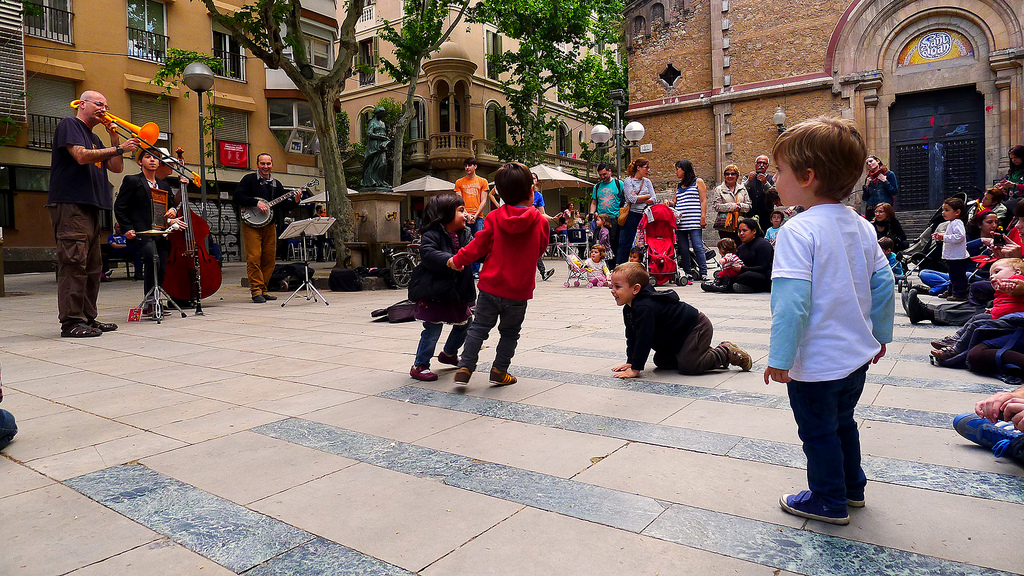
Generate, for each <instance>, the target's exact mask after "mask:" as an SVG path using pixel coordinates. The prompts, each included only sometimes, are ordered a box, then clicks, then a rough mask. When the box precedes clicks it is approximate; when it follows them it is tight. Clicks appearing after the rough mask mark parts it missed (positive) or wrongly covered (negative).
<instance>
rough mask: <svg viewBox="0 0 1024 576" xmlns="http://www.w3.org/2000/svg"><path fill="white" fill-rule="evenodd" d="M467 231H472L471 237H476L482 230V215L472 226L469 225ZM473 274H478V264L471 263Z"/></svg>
mask: <svg viewBox="0 0 1024 576" xmlns="http://www.w3.org/2000/svg"><path fill="white" fill-rule="evenodd" d="M469 229H470V230H472V231H473V236H476V235H477V234H479V233H480V232H481V231H483V229H484V215H483V214H481V215H480V217H479V218H477V219H476V221H474V222H473V223H472V224H470V225H469ZM473 274H480V263H479V262H473Z"/></svg>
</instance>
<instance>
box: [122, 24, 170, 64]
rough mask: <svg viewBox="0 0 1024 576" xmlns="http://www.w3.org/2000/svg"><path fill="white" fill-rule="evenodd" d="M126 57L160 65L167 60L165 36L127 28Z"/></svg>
mask: <svg viewBox="0 0 1024 576" xmlns="http://www.w3.org/2000/svg"><path fill="white" fill-rule="evenodd" d="M128 55H129V56H131V57H132V58H138V59H139V60H146V61H148V62H156V63H157V64H162V63H163V61H164V59H166V58H167V36H164V35H163V34H156V33H153V32H147V31H145V30H139V29H138V28H131V27H129V28H128Z"/></svg>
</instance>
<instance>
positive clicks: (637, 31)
mask: <svg viewBox="0 0 1024 576" xmlns="http://www.w3.org/2000/svg"><path fill="white" fill-rule="evenodd" d="M646 31H647V21H646V20H644V17H643V16H637V17H636V18H633V35H634V36H643V35H644V34H645V33H646Z"/></svg>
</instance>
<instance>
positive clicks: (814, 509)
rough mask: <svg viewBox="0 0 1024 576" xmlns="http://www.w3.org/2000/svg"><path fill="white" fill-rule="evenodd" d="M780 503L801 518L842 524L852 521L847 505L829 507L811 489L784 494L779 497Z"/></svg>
mask: <svg viewBox="0 0 1024 576" xmlns="http://www.w3.org/2000/svg"><path fill="white" fill-rule="evenodd" d="M779 505H780V506H782V509H783V510H785V511H786V512H789V513H790V514H792V515H794V516H799V517H801V518H810V519H811V520H818V521H821V522H828V523H829V524H839V525H840V526H845V525H847V524H849V523H850V515H849V514H848V513H847V512H846V509H845V507H844V508H843V509H842V510H836V509H832V508H829V507H827V506H825V503H824V502H822V501H821V500H820V499H818V497H817V496H815V495H814V493H813V492H811V491H810V490H802V491H801V492H800V493H799V494H783V496H782V498H781V499H779Z"/></svg>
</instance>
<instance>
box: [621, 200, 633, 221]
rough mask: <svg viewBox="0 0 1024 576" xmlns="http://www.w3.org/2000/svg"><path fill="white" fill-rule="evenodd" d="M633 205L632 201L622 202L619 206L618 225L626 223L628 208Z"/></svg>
mask: <svg viewBox="0 0 1024 576" xmlns="http://www.w3.org/2000/svg"><path fill="white" fill-rule="evenodd" d="M632 206H633V203H632V202H630V203H628V204H623V205H622V208H619V226H622V225H623V224H625V223H626V219H627V218H629V209H630V208H631V207H632Z"/></svg>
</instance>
